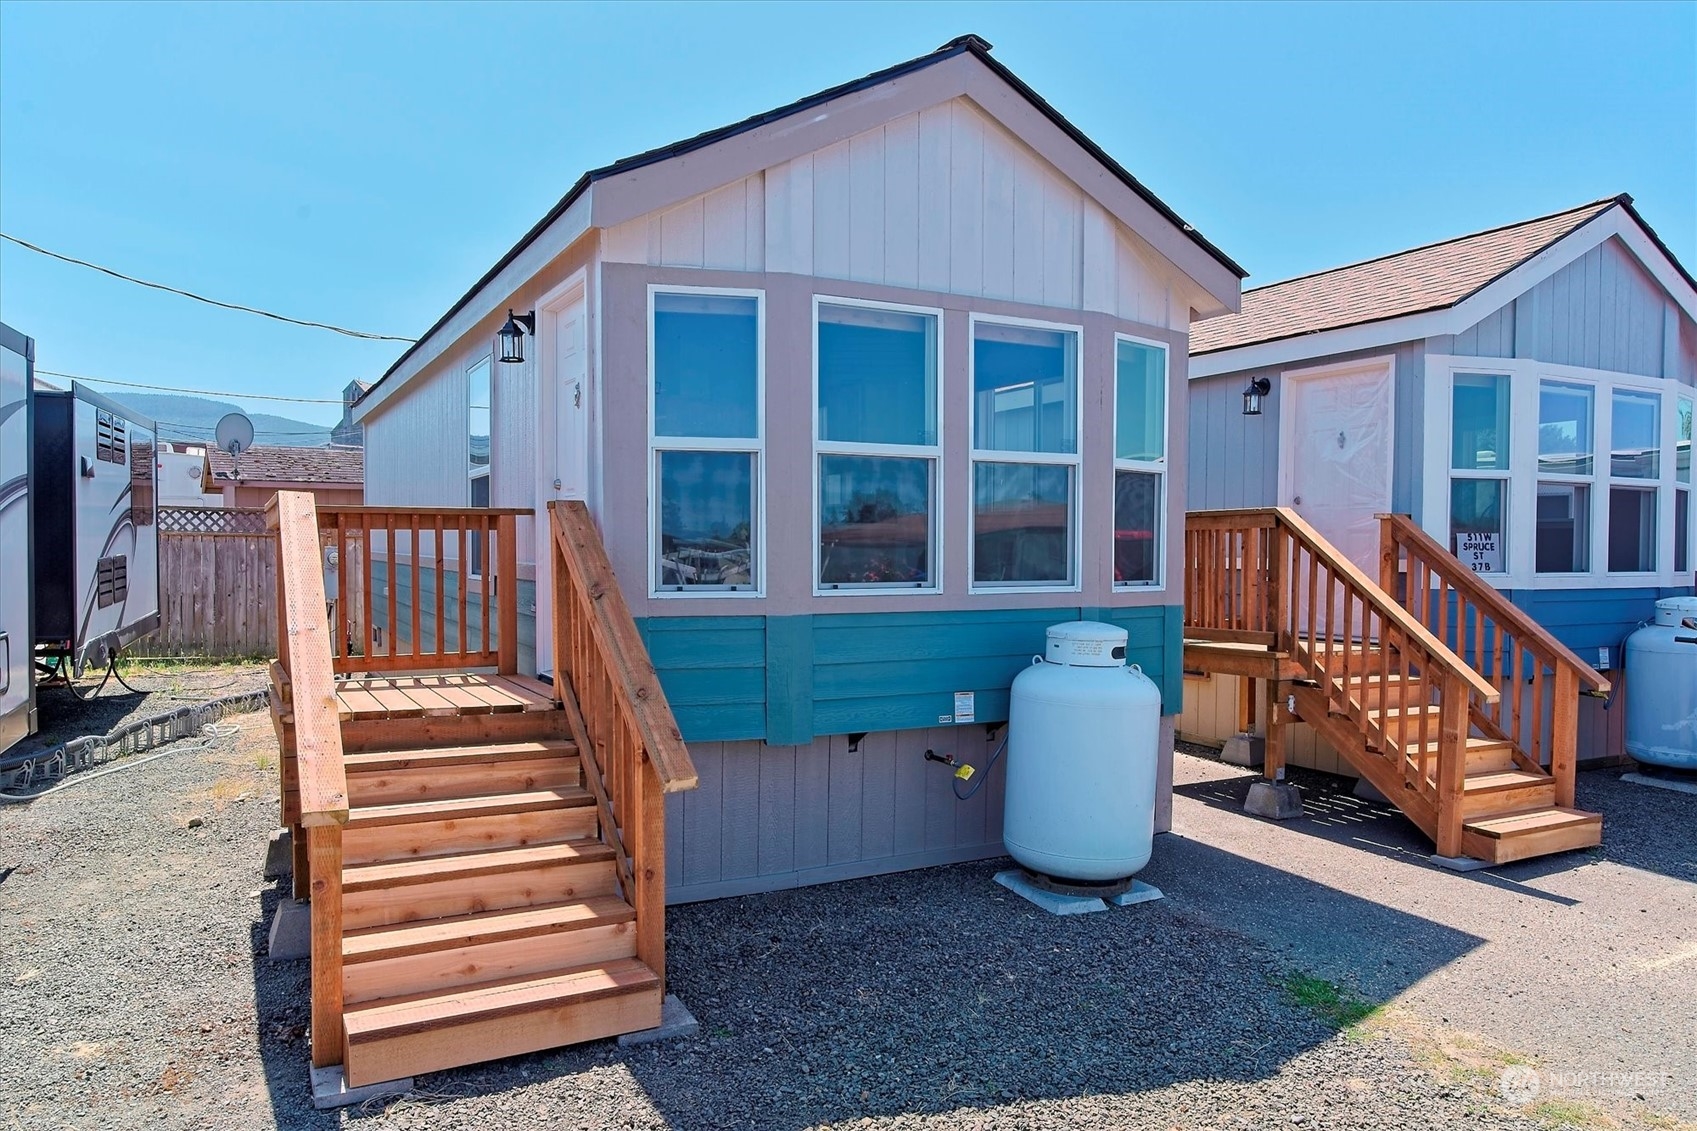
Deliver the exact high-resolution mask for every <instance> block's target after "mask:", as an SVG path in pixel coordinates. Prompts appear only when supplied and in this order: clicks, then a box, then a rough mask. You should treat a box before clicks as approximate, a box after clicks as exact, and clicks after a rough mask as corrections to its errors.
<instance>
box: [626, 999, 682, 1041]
mask: <svg viewBox="0 0 1697 1131" xmlns="http://www.w3.org/2000/svg"><path fill="white" fill-rule="evenodd" d="M700 1029H701V1026H700V1025H698V1024H696V1020H695V1014H693V1013H691V1012H690V1011H689V1007H688V1006H686V1005H685V1004H684V1003H683V1002H681V1001H679V1000H678V996H677V995H676V994H667V995H666V999H665V1000H664V1001H662V1002H661V1003H660V1024H659V1025H657V1026H655V1027H654V1028H652V1029H641V1030H638V1031H637V1032H635V1033H622V1034H620V1035H619V1047H620V1048H622V1049H628V1048H630V1047H631V1046H632V1045H648V1044H653V1043H654V1042H655V1041H672V1040H676V1039H678V1038H679V1037H693V1036H695V1034H696V1033H697V1032H699V1031H700Z"/></svg>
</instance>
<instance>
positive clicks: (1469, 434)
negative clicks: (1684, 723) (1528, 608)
mask: <svg viewBox="0 0 1697 1131" xmlns="http://www.w3.org/2000/svg"><path fill="white" fill-rule="evenodd" d="M1426 365H1427V371H1426V372H1427V380H1428V383H1429V384H1428V388H1429V389H1430V390H1432V391H1431V392H1430V393H1429V394H1428V399H1427V405H1428V406H1429V408H1430V410H1431V415H1430V416H1428V418H1427V429H1426V440H1425V444H1426V447H1425V459H1426V463H1425V466H1426V468H1428V469H1434V468H1436V469H1443V470H1445V471H1446V472H1447V474H1445V475H1443V476H1441V477H1440V476H1438V475H1430V474H1429V475H1427V476H1426V477H1425V483H1424V486H1423V491H1424V494H1423V505H1424V507H1425V510H1426V514H1427V515H1428V516H1429V517H1428V525H1429V528H1430V529H1431V530H1432V532H1433V533H1434V534H1439V533H1443V534H1447V535H1448V536H1449V539H1450V546H1451V549H1452V550H1453V551H1454V552H1455V553H1456V555H1457V556H1458V557H1459V558H1461V559H1462V561H1463V562H1464V563H1466V564H1468V565H1470V566H1471V567H1472V568H1474V569H1475V570H1476V571H1477V572H1479V573H1482V574H1489V575H1493V576H1495V577H1497V578H1498V581H1497V583H1498V584H1499V585H1502V586H1505V587H1508V588H1513V589H1519V588H1523V587H1535V588H1557V589H1559V588H1577V587H1585V586H1606V587H1615V588H1627V587H1634V586H1644V585H1647V584H1654V585H1662V586H1666V585H1672V584H1689V583H1690V570H1691V568H1692V566H1693V564H1694V562H1693V557H1692V555H1693V547H1692V544H1691V540H1692V530H1691V526H1692V523H1691V507H1692V505H1693V502H1694V500H1693V498H1692V494H1693V488H1692V470H1691V434H1692V424H1693V421H1692V408H1693V403H1694V402H1697V394H1694V393H1693V390H1692V389H1691V388H1690V387H1689V386H1687V385H1684V384H1682V383H1680V382H1678V381H1675V380H1670V379H1661V378H1655V377H1647V376H1643V375H1638V374H1629V373H1616V372H1611V371H1607V370H1599V369H1590V368H1586V367H1583V366H1573V365H1559V364H1555V363H1551V362H1542V361H1536V360H1531V359H1518V358H1491V359H1489V360H1486V359H1481V358H1469V357H1445V356H1439V355H1428V356H1427V358H1426ZM1444 410H1447V417H1448V419H1445V418H1444V417H1445V415H1446V413H1445V411H1444Z"/></svg>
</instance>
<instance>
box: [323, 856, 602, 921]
mask: <svg viewBox="0 0 1697 1131" xmlns="http://www.w3.org/2000/svg"><path fill="white" fill-rule="evenodd" d="M617 884H618V879H617V875H616V873H615V871H614V868H613V850H612V849H611V848H610V847H608V846H607V845H605V844H602V843H601V842H600V841H597V840H587V839H585V840H572V841H566V842H563V843H559V844H540V845H533V846H527V847H524V848H503V849H495V850H492V851H486V852H470V853H464V854H461V855H457V856H437V857H427V858H424V859H408V860H402V861H399V862H382V863H376V864H361V865H355V866H352V867H345V868H343V869H342V923H343V926H344V927H345V928H346V929H348V930H354V929H356V928H363V927H379V926H385V925H389V924H397V923H410V922H416V921H418V920H421V919H440V918H446V917H448V916H452V915H470V914H473V913H475V912H479V911H499V910H503V909H506V908H513V907H532V906H536V905H539V904H544V903H565V902H568V901H570V900H574V899H587V898H590V897H592V896H601V895H611V894H613V892H614V891H615V889H616V887H617Z"/></svg>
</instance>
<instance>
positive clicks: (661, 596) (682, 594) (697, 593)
mask: <svg viewBox="0 0 1697 1131" xmlns="http://www.w3.org/2000/svg"><path fill="white" fill-rule="evenodd" d="M648 596H649V597H650V598H652V599H653V600H656V601H719V600H744V601H747V600H753V599H758V598H763V597H765V596H766V594H765V593H764V592H763V591H760V590H755V589H736V590H730V589H650V590H649V591H648Z"/></svg>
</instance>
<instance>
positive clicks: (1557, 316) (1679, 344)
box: [1427, 238, 1697, 385]
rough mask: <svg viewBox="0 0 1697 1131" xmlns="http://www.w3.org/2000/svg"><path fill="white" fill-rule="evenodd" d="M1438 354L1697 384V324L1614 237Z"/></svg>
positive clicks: (1442, 342) (1435, 347)
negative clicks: (1507, 359)
mask: <svg viewBox="0 0 1697 1131" xmlns="http://www.w3.org/2000/svg"><path fill="white" fill-rule="evenodd" d="M1427 344H1428V347H1429V351H1430V352H1432V353H1448V354H1457V355H1460V356H1463V357H1513V358H1524V359H1528V360H1532V361H1544V362H1549V363H1550V364H1552V365H1574V366H1579V367H1582V368H1586V369H1602V370H1607V371H1609V372H1612V373H1636V374H1638V375H1640V376H1644V377H1672V378H1675V379H1677V380H1680V381H1683V382H1685V383H1686V384H1688V385H1689V384H1694V383H1697V325H1694V324H1693V323H1692V320H1691V319H1690V318H1689V317H1687V316H1686V315H1685V313H1684V312H1683V311H1682V310H1680V308H1679V306H1678V305H1676V304H1675V303H1674V302H1673V301H1672V299H1670V298H1669V297H1668V295H1667V293H1666V292H1665V291H1663V290H1662V288H1661V285H1660V284H1658V283H1657V282H1656V281H1655V280H1654V279H1653V278H1651V277H1650V274H1649V272H1647V271H1645V270H1644V267H1643V265H1642V264H1640V263H1639V262H1638V259H1637V257H1636V256H1634V255H1633V254H1632V253H1631V252H1630V251H1628V250H1627V248H1626V246H1625V245H1624V244H1622V243H1621V242H1620V240H1618V239H1613V238H1611V239H1608V240H1605V241H1603V242H1602V243H1600V244H1598V245H1597V246H1596V247H1594V248H1592V249H1591V250H1590V251H1588V252H1586V253H1585V254H1584V255H1582V256H1580V257H1579V258H1578V259H1576V260H1574V261H1573V262H1572V263H1569V264H1568V265H1567V266H1566V267H1563V268H1562V269H1561V270H1559V271H1557V272H1555V273H1554V274H1553V275H1551V276H1550V277H1549V278H1547V279H1545V280H1543V281H1542V282H1540V283H1538V284H1537V285H1536V286H1534V287H1533V288H1532V289H1531V290H1529V291H1527V292H1526V293H1525V294H1523V295H1521V296H1520V297H1519V298H1517V299H1515V300H1514V301H1513V302H1511V303H1509V304H1508V305H1507V306H1504V307H1502V308H1501V309H1499V310H1497V311H1494V312H1493V313H1491V314H1490V315H1488V316H1487V317H1485V318H1484V319H1482V320H1480V321H1479V322H1478V323H1477V324H1476V325H1474V326H1471V327H1469V328H1468V329H1467V330H1465V331H1463V332H1462V333H1460V334H1457V335H1455V337H1454V338H1453V339H1451V338H1436V339H1433V340H1431V341H1430V342H1428V343H1427Z"/></svg>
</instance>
